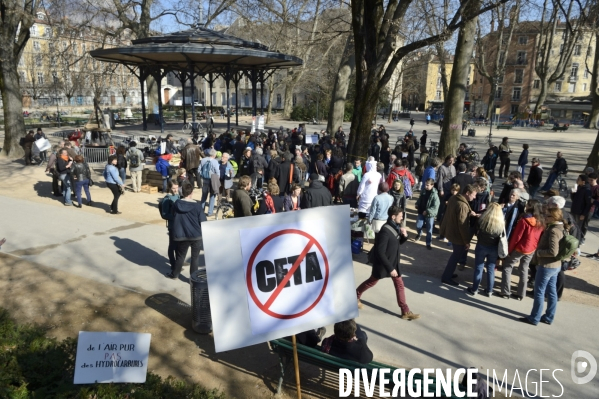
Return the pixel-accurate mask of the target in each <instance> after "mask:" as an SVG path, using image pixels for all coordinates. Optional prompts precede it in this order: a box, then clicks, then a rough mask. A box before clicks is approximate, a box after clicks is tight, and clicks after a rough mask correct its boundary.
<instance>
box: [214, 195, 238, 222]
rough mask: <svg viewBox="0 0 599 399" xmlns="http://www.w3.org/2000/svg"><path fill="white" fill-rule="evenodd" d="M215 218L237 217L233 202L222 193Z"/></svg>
mask: <svg viewBox="0 0 599 399" xmlns="http://www.w3.org/2000/svg"><path fill="white" fill-rule="evenodd" d="M214 214H215V219H216V220H219V219H230V218H233V217H235V215H234V212H233V204H232V203H230V202H229V200H228V199H227V197H226V196H225V195H221V197H220V200H219V201H218V206H217V207H216V212H215V213H214Z"/></svg>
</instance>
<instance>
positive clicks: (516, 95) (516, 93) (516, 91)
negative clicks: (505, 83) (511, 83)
mask: <svg viewBox="0 0 599 399" xmlns="http://www.w3.org/2000/svg"><path fill="white" fill-rule="evenodd" d="M521 94H522V88H521V87H514V89H513V91H512V100H520V96H521Z"/></svg>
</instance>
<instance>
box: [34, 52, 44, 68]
mask: <svg viewBox="0 0 599 399" xmlns="http://www.w3.org/2000/svg"><path fill="white" fill-rule="evenodd" d="M35 66H38V67H41V66H42V56H41V55H36V56H35Z"/></svg>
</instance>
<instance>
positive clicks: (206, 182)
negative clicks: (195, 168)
mask: <svg viewBox="0 0 599 399" xmlns="http://www.w3.org/2000/svg"><path fill="white" fill-rule="evenodd" d="M210 185H211V182H210V179H203V182H202V200H201V201H200V206H201V207H202V209H204V208H205V207H206V199H208V195H210ZM215 198H216V194H213V195H210V204H209V205H208V216H212V213H213V212H214V199H215Z"/></svg>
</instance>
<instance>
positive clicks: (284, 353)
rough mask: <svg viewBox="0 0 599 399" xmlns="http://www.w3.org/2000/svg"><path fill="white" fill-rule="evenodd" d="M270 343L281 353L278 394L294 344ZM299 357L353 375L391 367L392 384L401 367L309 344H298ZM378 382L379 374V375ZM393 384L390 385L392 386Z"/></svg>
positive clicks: (418, 377)
mask: <svg viewBox="0 0 599 399" xmlns="http://www.w3.org/2000/svg"><path fill="white" fill-rule="evenodd" d="M268 345H269V346H270V350H271V351H273V352H274V353H276V354H278V355H279V367H280V369H281V374H280V376H279V383H278V385H277V394H280V393H281V386H282V385H283V378H284V377H285V370H286V369H287V368H288V366H289V364H290V363H291V362H292V361H293V344H292V343H291V341H288V340H286V339H275V340H272V341H269V342H268ZM297 357H298V360H301V361H302V362H304V363H308V364H311V365H314V366H316V367H319V368H321V369H323V370H329V371H332V372H337V373H338V372H339V369H349V370H351V372H352V375H353V372H354V370H355V369H367V370H374V369H390V370H391V374H389V379H390V380H391V384H392V378H391V375H392V373H393V371H394V370H396V369H399V367H394V366H389V365H386V364H383V363H379V362H374V361H373V362H370V363H368V364H362V363H358V362H354V361H352V360H345V359H341V358H339V357H336V356H332V355H329V354H328V353H324V352H321V350H320V347H316V348H310V347H309V346H305V345H302V344H297ZM408 371H409V370H407V369H406V380H407V375H408ZM422 378H423V376H422V374H415V376H414V381H417V380H420V381H421V380H422ZM377 382H378V376H377ZM391 384H390V385H389V386H390V387H391V388H392V385H391ZM406 389H407V387H406ZM436 389H437V388H436V383H435V379H434V377H433V382H432V383H431V384H429V391H430V392H435V391H436ZM462 389H464V388H463V387H462ZM377 390H378V389H377ZM450 397H451V398H456V396H454V395H453V392H452V396H450Z"/></svg>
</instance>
